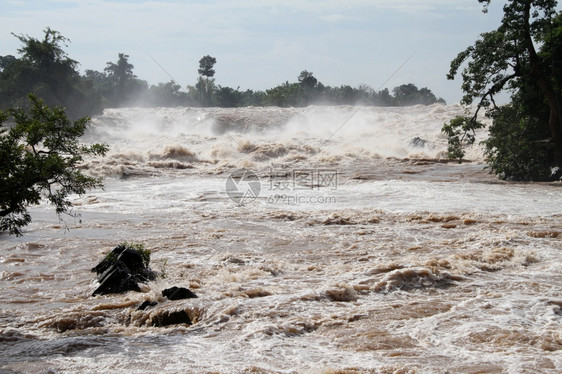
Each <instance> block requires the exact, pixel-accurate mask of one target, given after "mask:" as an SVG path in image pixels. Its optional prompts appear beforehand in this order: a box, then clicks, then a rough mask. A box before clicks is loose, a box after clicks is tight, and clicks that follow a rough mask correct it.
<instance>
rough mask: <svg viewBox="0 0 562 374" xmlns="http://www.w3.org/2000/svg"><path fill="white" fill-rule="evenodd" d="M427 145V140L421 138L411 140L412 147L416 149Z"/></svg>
mask: <svg viewBox="0 0 562 374" xmlns="http://www.w3.org/2000/svg"><path fill="white" fill-rule="evenodd" d="M426 144H427V140H425V139H422V138H420V137H417V136H416V137H415V138H414V139H412V140H410V146H412V147H416V148H423V147H425V145H426Z"/></svg>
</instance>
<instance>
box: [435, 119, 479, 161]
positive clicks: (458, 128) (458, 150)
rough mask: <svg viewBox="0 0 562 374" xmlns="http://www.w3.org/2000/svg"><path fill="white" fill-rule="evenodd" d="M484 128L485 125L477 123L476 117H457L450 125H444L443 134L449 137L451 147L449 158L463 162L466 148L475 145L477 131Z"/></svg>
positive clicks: (448, 149)
mask: <svg viewBox="0 0 562 374" xmlns="http://www.w3.org/2000/svg"><path fill="white" fill-rule="evenodd" d="M483 127H484V124H482V123H481V122H478V121H476V119H475V118H474V117H466V116H459V117H455V118H453V119H452V120H451V122H449V123H448V124H445V125H443V129H442V132H443V133H444V134H446V135H447V136H448V138H449V139H448V140H449V146H448V148H447V153H448V156H449V158H452V159H456V160H458V161H459V163H460V162H462V159H463V157H464V147H465V146H468V145H473V144H474V141H475V140H476V130H478V129H481V128H483Z"/></svg>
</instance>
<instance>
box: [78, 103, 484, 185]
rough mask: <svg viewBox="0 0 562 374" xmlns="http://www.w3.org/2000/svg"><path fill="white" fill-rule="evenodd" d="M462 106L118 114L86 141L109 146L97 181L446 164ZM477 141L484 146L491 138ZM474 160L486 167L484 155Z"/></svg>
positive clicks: (111, 113)
mask: <svg viewBox="0 0 562 374" xmlns="http://www.w3.org/2000/svg"><path fill="white" fill-rule="evenodd" d="M463 113H464V109H463V107H461V106H460V105H449V106H446V105H441V104H435V105H431V106H413V107H404V108H402V107H400V108H398V107H352V106H326V107H324V106H310V107H307V108H277V107H269V108H255V107H247V108H119V109H107V110H105V111H104V113H103V115H101V116H98V117H96V118H94V119H93V126H92V128H91V129H90V131H89V133H88V134H87V135H86V137H85V138H84V140H85V141H87V142H105V143H107V144H108V145H109V146H110V152H109V154H108V155H107V156H106V157H104V158H93V159H89V160H87V161H86V162H85V163H84V166H83V167H84V168H86V169H89V170H90V171H91V172H92V173H93V174H98V175H115V176H132V175H155V174H162V173H178V172H184V173H193V172H197V173H203V174H216V173H223V172H228V171H231V170H233V169H236V168H242V167H246V168H254V169H257V170H264V169H267V168H271V167H275V168H280V167H282V168H295V167H299V168H322V167H328V168H342V169H344V168H346V167H347V166H349V165H352V164H353V165H357V164H364V165H365V166H367V167H368V166H369V165H370V164H372V162H373V160H380V159H384V158H398V159H405V158H408V159H430V160H439V159H444V158H445V157H446V149H447V139H446V137H445V136H444V135H443V134H442V133H441V127H442V126H443V124H444V123H445V122H447V121H449V120H450V119H451V118H453V117H455V116H457V115H461V114H463ZM484 136H485V135H484V133H483V132H482V133H480V134H478V140H479V139H482V138H483V137H484ZM467 158H469V159H472V160H475V161H482V149H480V148H479V147H477V146H475V147H473V148H472V149H469V150H468V154H467Z"/></svg>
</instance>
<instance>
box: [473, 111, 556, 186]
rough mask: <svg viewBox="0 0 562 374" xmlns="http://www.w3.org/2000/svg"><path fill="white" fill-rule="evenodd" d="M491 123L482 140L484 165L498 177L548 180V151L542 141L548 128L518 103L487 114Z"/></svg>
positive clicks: (551, 175)
mask: <svg viewBox="0 0 562 374" xmlns="http://www.w3.org/2000/svg"><path fill="white" fill-rule="evenodd" d="M490 116H491V118H492V119H493V124H492V125H491V126H490V129H489V132H490V136H489V138H488V139H487V140H486V141H484V144H485V146H486V158H487V161H488V167H489V168H490V170H491V171H492V172H494V173H495V174H496V175H498V176H499V177H500V178H501V179H511V180H548V179H551V178H552V177H553V172H552V169H551V168H549V167H545V165H549V164H550V162H551V161H552V160H551V157H552V152H550V151H549V149H548V144H547V143H544V142H543V141H542V140H543V139H546V138H547V137H548V128H547V127H545V126H544V125H542V124H541V121H540V120H538V119H537V117H536V116H532V115H529V114H528V111H526V110H523V108H521V107H520V106H519V107H517V106H515V105H505V106H502V107H499V108H497V109H495V110H493V111H492V112H491V114H490Z"/></svg>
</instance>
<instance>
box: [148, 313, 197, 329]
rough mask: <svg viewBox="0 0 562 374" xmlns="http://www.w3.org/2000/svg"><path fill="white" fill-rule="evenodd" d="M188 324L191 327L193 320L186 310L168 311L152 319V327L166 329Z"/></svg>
mask: <svg viewBox="0 0 562 374" xmlns="http://www.w3.org/2000/svg"><path fill="white" fill-rule="evenodd" d="M180 324H187V325H191V324H192V323H191V318H189V315H188V314H187V313H186V312H185V310H176V311H169V310H166V311H164V312H162V313H160V314H157V315H155V316H154V317H153V318H152V322H151V325H152V326H154V327H164V326H170V325H180Z"/></svg>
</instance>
